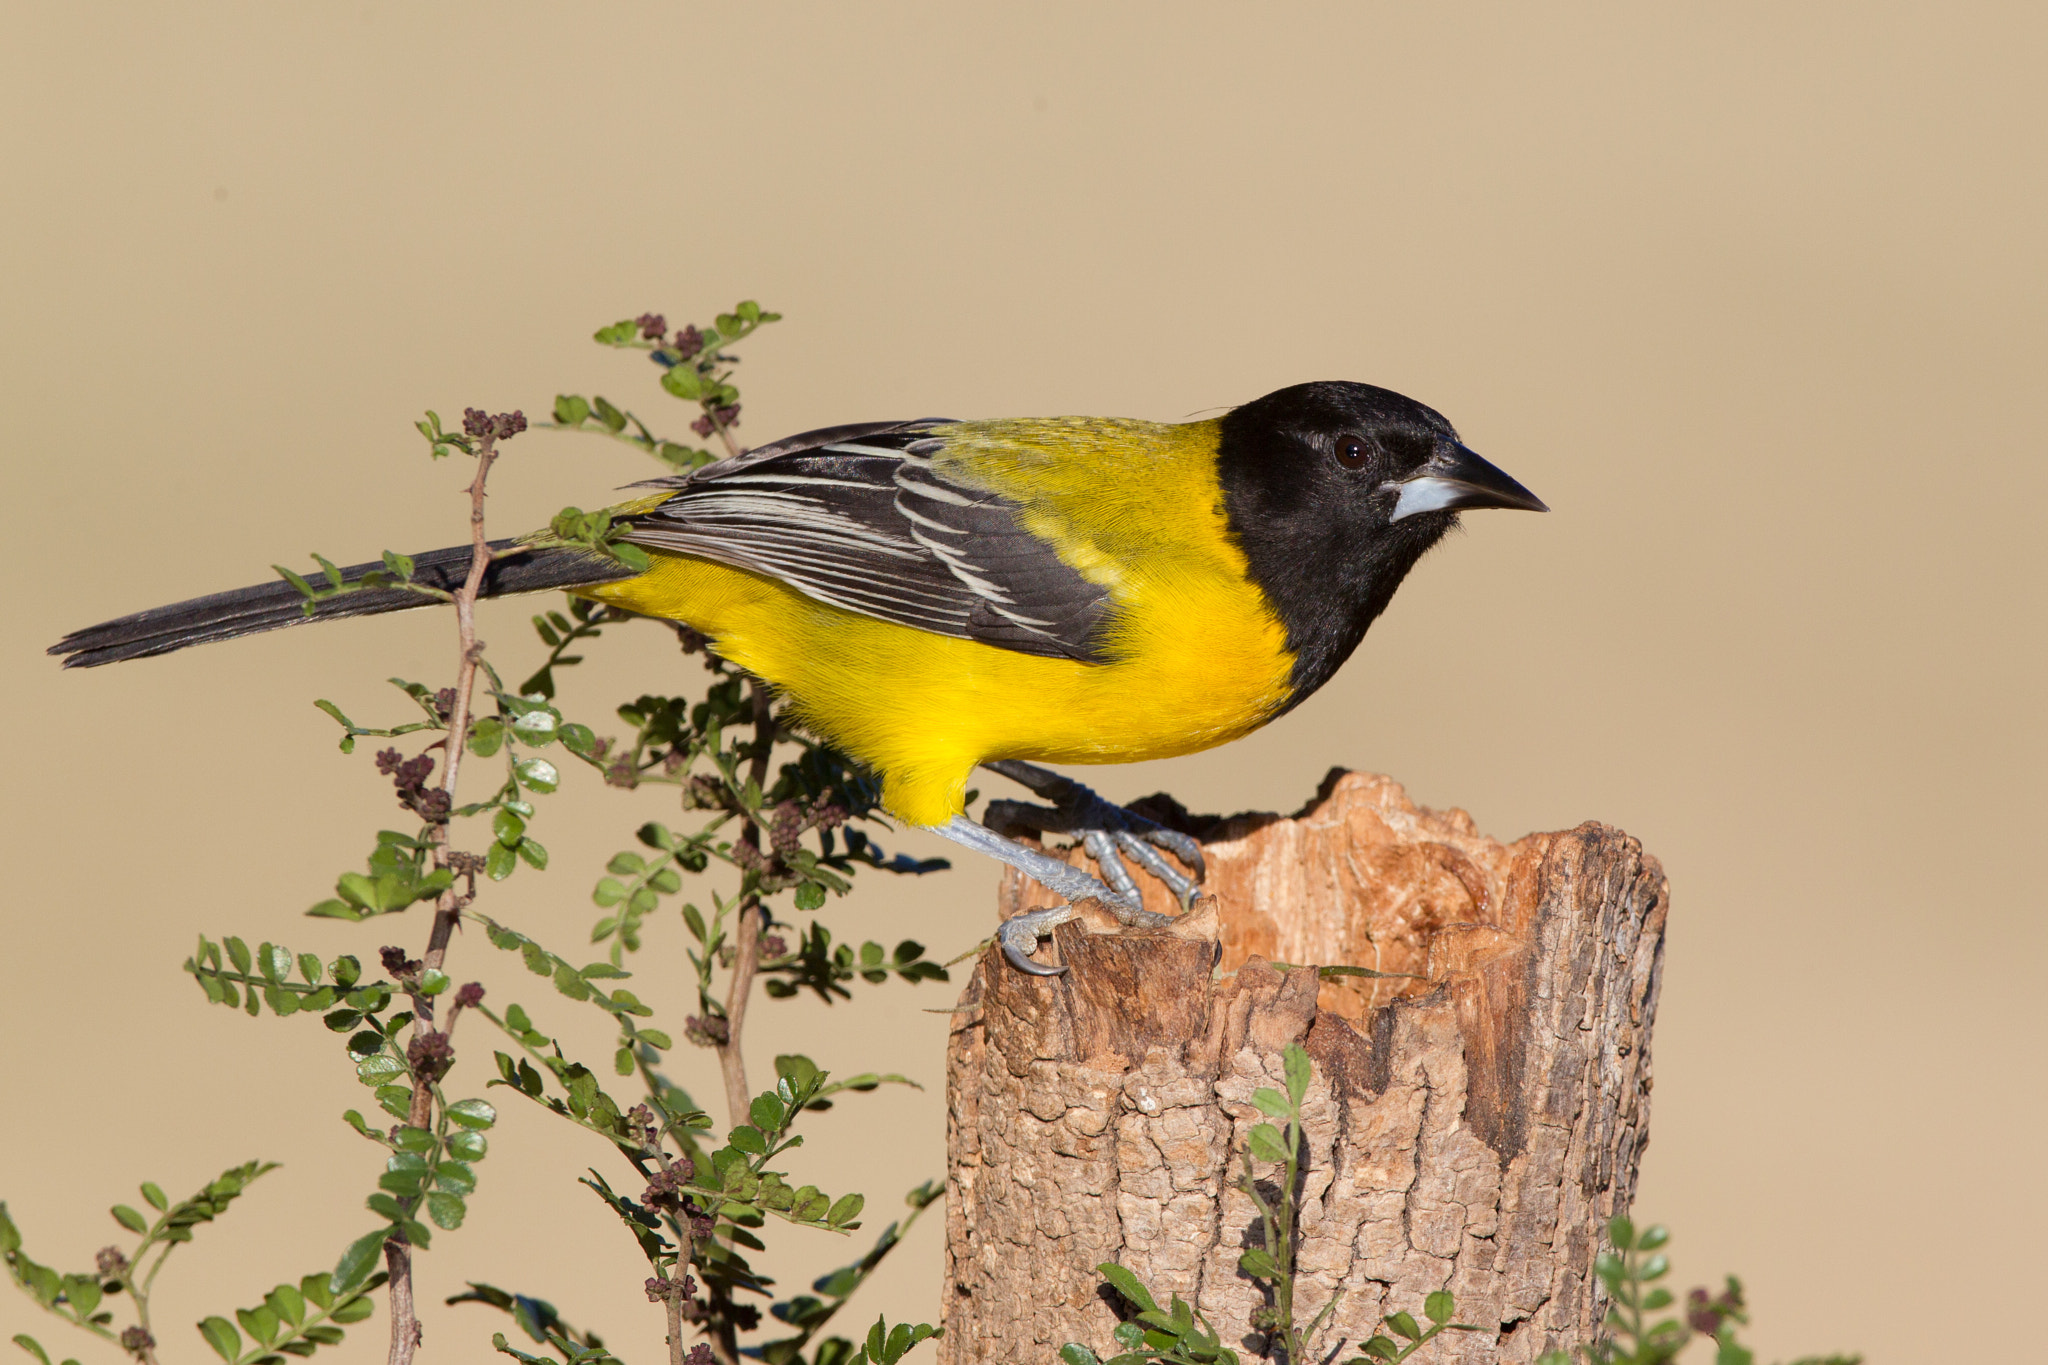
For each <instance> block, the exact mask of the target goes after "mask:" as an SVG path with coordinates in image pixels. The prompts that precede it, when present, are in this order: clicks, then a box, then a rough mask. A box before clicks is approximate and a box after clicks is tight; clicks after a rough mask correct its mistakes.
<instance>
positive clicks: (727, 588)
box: [587, 422, 1293, 825]
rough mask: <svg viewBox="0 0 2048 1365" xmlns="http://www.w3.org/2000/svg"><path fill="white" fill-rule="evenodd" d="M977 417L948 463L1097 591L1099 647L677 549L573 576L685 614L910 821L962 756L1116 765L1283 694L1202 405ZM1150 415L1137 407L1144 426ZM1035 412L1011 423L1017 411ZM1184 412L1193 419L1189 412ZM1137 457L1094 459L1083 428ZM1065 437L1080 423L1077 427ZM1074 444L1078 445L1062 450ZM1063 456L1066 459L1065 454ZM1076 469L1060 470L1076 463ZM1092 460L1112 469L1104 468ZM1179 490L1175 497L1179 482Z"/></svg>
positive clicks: (1274, 627)
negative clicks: (920, 612) (901, 621)
mask: <svg viewBox="0 0 2048 1365" xmlns="http://www.w3.org/2000/svg"><path fill="white" fill-rule="evenodd" d="M1049 425H1051V424H1048V423H1042V422H1034V423H1030V424H1022V423H1016V424H1004V423H978V424H972V426H971V428H970V430H969V431H967V432H964V433H963V435H965V436H967V437H968V439H966V440H961V439H955V440H954V441H951V442H949V449H948V452H947V454H946V456H945V457H943V462H944V464H945V465H946V472H947V474H948V475H949V477H961V476H963V475H964V476H966V477H967V478H968V479H971V480H973V481H974V482H977V483H980V482H983V481H984V480H986V481H988V482H989V483H994V482H995V481H996V479H997V478H998V477H1000V478H1001V484H1000V486H999V487H997V488H995V489H994V491H999V492H1002V493H1003V494H1004V495H1005V496H1007V497H1010V498H1012V499H1013V500H1015V501H1018V502H1020V503H1023V504H1024V505H1025V506H1026V508H1027V509H1029V511H1028V516H1029V517H1030V518H1032V519H1035V521H1036V524H1033V521H1032V520H1027V523H1026V524H1027V526H1029V527H1030V529H1032V530H1033V531H1034V532H1037V533H1038V534H1040V535H1042V536H1044V537H1046V538H1047V539H1048V540H1049V541H1050V542H1051V543H1053V544H1055V545H1057V546H1059V547H1060V553H1061V557H1062V558H1063V559H1065V560H1066V561H1067V562H1068V563H1069V564H1071V565H1073V567H1074V568H1076V569H1077V570H1078V571H1080V572H1081V573H1082V574H1083V575H1084V576H1086V577H1088V578H1089V579H1091V580H1092V581H1095V582H1098V583H1101V584H1102V585H1103V586H1104V587H1105V588H1107V589H1108V590H1109V592H1110V597H1111V602H1112V614H1111V617H1110V622H1109V629H1108V631H1107V634H1106V641H1105V642H1106V646H1107V653H1108V655H1109V658H1110V662H1107V663H1100V664H1088V663H1081V662H1078V661H1075V660H1071V659H1051V658H1041V657H1038V656H1035V655H1029V654H1021V653H1018V652H1016V651H1014V650H1006V649H1000V648H997V647H996V646H993V645H985V644H981V643H978V642H976V641H971V640H960V639H954V638H951V637H948V636H940V635H933V634H930V633H927V632H925V631H920V630H916V629H913V628H911V627H908V626H899V625H894V624H891V623H889V622H885V621H878V620H875V619H873V618H870V617H866V616H861V615H857V614H855V613H852V612H848V611H845V610H842V609H840V608H837V607H832V606H828V605H826V604H824V603H822V602H817V601H814V600H812V599H811V598H808V597H805V596H804V595H802V594H801V593H799V592H797V591H796V590H794V589H792V588H790V587H787V586H786V585H784V584H782V583H780V582H778V581H776V580H773V579H770V578H766V577H763V576H761V575H758V574H753V573H749V572H747V571H745V570H740V569H732V568H727V567H724V566H722V565H717V564H711V563H708V562H705V561H703V560H698V559H691V558H687V557H684V556H680V555H666V554H656V555H655V556H654V561H655V562H654V567H653V568H652V569H651V570H649V572H647V573H645V574H642V575H640V576H639V577H637V578H632V579H628V580H625V581H623V582H618V583H610V584H603V585H599V586H595V587H592V588H590V589H588V590H587V591H588V595H589V596H591V597H593V598H595V599H597V600H599V601H603V602H608V603H611V604H613V605H616V606H620V607H624V608H626V609H627V610H629V611H636V612H641V613H643V614H646V615H651V616H661V617H666V618H668V619H671V620H677V621H684V622H687V623H688V624H689V625H690V626H692V627H693V628H694V629H696V630H698V631H701V632H702V633H703V634H704V635H706V636H707V637H709V638H710V639H711V640H712V641H713V643H714V645H715V647H716V648H717V650H718V652H719V653H720V654H721V655H723V656H724V657H725V658H727V659H729V660H731V661H732V662H733V663H735V664H737V665H739V666H740V667H741V668H744V669H746V670H748V671H749V672H751V673H753V674H755V675H757V676H759V677H761V678H764V679H766V680H767V681H768V682H770V683H772V684H773V685H774V686H775V687H776V688H778V689H779V690H780V691H781V692H783V693H784V694H785V695H786V696H787V697H788V698H789V699H790V701H791V702H792V703H793V704H794V706H795V708H796V710H797V713H798V715H799V716H800V717H801V719H802V720H803V721H804V723H805V724H806V725H807V726H809V727H810V728H811V729H812V730H814V731H815V732H816V733H817V734H819V735H820V736H822V737H824V738H825V739H827V740H829V741H830V742H831V743H833V744H834V745H836V746H837V747H839V748H840V749H842V750H844V751H845V752H846V753H848V754H849V755H851V756H852V757H854V758H855V759H857V760H859V761H860V762H861V763H863V764H865V765H866V766H868V767H869V768H871V769H873V770H874V771H876V772H877V773H878V774H880V775H881V777H882V779H883V803H884V805H886V806H887V807H888V809H889V810H890V811H891V812H892V813H894V814H895V815H896V816H898V817H899V818H901V819H903V820H906V821H909V822H911V823H913V824H919V825H935V824H943V823H944V822H945V821H946V820H948V819H950V818H951V817H952V816H954V815H955V814H957V813H959V811H960V809H961V806H962V798H963V797H964V795H965V792H966V786H967V779H968V776H969V774H970V773H971V772H972V770H973V768H974V766H975V765H976V764H977V763H980V762H983V761H985V760H988V759H994V758H1022V759H1039V760H1043V761H1047V762H1055V763H1120V762H1125V763H1127V762H1136V761H1138V760H1142V759H1152V758H1167V757H1172V756H1174V755H1177V754H1185V753H1192V752H1194V751H1195V750H1198V749H1206V748H1209V747H1211V746H1213V745H1217V744H1222V743H1224V742H1226V741H1228V740H1232V739H1236V738H1238V737H1239V736H1241V735H1244V734H1246V733H1248V732H1249V731H1251V730H1253V729H1256V728H1257V727H1258V726H1260V725H1262V724H1264V723H1265V722H1266V721H1267V720H1269V719H1271V718H1272V716H1273V715H1274V714H1275V713H1276V712H1277V711H1278V710H1279V709H1280V708H1281V707H1282V706H1283V705H1284V704H1285V703H1286V700H1287V697H1288V676H1289V671H1290V668H1291V666H1292V663H1293V659H1292V656H1291V655H1290V654H1289V653H1288V651H1287V647H1286V632H1285V630H1284V628H1283V627H1282V626H1281V625H1280V622H1279V620H1278V618H1277V617H1275V616H1274V614H1273V612H1272V610H1271V609H1270V608H1269V607H1268V606H1267V604H1266V602H1265V600H1264V598H1263V597H1262V596H1261V595H1260V594H1259V592H1258V590H1257V589H1256V588H1255V587H1254V586H1253V585H1252V583H1251V581H1250V580H1249V579H1248V578H1247V577H1246V575H1245V571H1244V561H1243V556H1242V555H1241V553H1240V552H1239V551H1238V550H1237V548H1236V546H1235V545H1234V544H1232V543H1231V542H1230V540H1229V537H1228V535H1227V533H1226V530H1225V524H1224V522H1223V519H1222V503H1221V491H1220V489H1218V488H1216V487H1215V483H1216V480H1215V471H1214V461H1213V459H1212V458H1210V457H1209V455H1208V454H1207V452H1206V451H1205V450H1204V442H1205V440H1206V441H1207V443H1208V444H1207V451H1213V449H1214V445H1213V441H1214V435H1213V431H1207V432H1205V431H1202V430H1200V428H1205V427H1212V426H1213V424H1209V423H1194V424H1189V425H1188V426H1177V427H1151V428H1150V429H1149V430H1147V431H1145V432H1143V433H1142V435H1144V436H1146V437H1149V438H1150V439H1149V440H1133V439H1131V438H1132V436H1134V435H1138V434H1140V433H1134V432H1131V431H1129V430H1122V429H1118V430H1113V431H1104V428H1106V427H1112V428H1126V427H1130V426H1135V425H1137V424H1109V423H1100V422H1095V423H1090V424H1088V430H1087V431H1085V432H1077V431H1073V430H1066V431H1062V432H1059V433H1058V436H1059V437H1060V439H1059V441H1058V445H1059V458H1058V459H1057V461H1053V460H1033V459H1029V458H1025V459H1021V460H1020V458H1019V447H1023V453H1024V454H1025V455H1026V456H1029V455H1031V454H1032V453H1033V452H1034V451H1035V450H1037V449H1042V448H1043V447H1044V446H1045V445H1046V444H1049V442H1048V441H1047V434H1046V433H1045V431H1044V428H1046V427H1047V426H1049ZM1146 425H1147V426H1148V427H1149V424H1146ZM1027 427H1028V428H1031V429H1033V430H1028V431H1027V430H1025V428H1027ZM1191 428H1193V430H1191ZM1089 436H1096V437H1099V438H1100V443H1101V447H1102V450H1103V451H1104V452H1105V453H1106V455H1107V454H1113V455H1114V456H1115V458H1116V459H1118V460H1120V461H1123V462H1125V463H1126V465H1127V464H1128V462H1129V461H1130V460H1131V459H1132V458H1133V456H1132V452H1133V451H1137V452H1140V454H1139V456H1138V457H1137V458H1138V459H1140V461H1141V462H1142V463H1144V464H1145V465H1147V466H1149V467H1146V468H1143V469H1133V468H1127V467H1118V468H1115V469H1111V470H1105V469H1104V468H1103V467H1102V466H1101V465H1100V464H1096V465H1095V466H1094V467H1093V468H1092V469H1090V468H1089V466H1088V465H1087V463H1086V462H1085V455H1086V449H1087V447H1088V446H1089V445H1090V444H1091V442H1090V441H1089V440H1087V439H1085V438H1086V437H1089ZM1077 438H1082V439H1077ZM1077 447H1079V449H1077ZM1070 461H1073V463H1070ZM1083 469H1088V470H1089V473H1090V475H1091V477H1088V478H1086V479H1077V478H1075V477H1074V475H1075V473H1076V472H1077V471H1079V470H1083ZM1105 473H1109V474H1112V475H1113V476H1114V477H1111V478H1108V479H1105V478H1104V477H1103V476H1104V474H1105ZM1191 494H1192V495H1193V496H1190V495H1191Z"/></svg>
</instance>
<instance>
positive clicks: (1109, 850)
mask: <svg viewBox="0 0 2048 1365" xmlns="http://www.w3.org/2000/svg"><path fill="white" fill-rule="evenodd" d="M981 766H982V767H984V768H987V769H988V770H989V771H990V772H993V773H999V774H1001V775H1002V776H1004V777H1007V778H1009V779H1010V780H1011V781H1013V782H1018V783H1022V784H1023V785H1024V786H1026V787H1029V788H1030V789H1031V790H1032V791H1034V792H1036V793H1037V794H1038V795H1040V796H1042V797H1044V798H1045V799H1046V800H1047V801H1050V802H1051V803H1052V804H1051V805H1050V806H1034V805H1030V804H1027V803H1026V802H1022V801H991V802H989V806H988V811H987V821H988V823H989V825H990V826H992V827H994V828H998V829H1025V830H1029V831H1031V832H1032V833H1035V834H1049V833H1050V834H1076V835H1079V836H1080V837H1081V841H1082V843H1083V844H1084V845H1085V846H1086V847H1087V849H1088V856H1090V857H1091V858H1093V859H1095V865H1096V866H1097V867H1099V868H1101V869H1102V879H1103V880H1104V881H1106V882H1108V883H1109V884H1110V885H1111V886H1112V887H1114V888H1116V890H1117V891H1119V892H1120V893H1122V894H1123V895H1124V896H1126V897H1127V898H1129V899H1130V901H1131V902H1132V903H1133V904H1136V903H1137V901H1138V884H1137V882H1136V881H1134V880H1133V879H1132V877H1131V874H1130V870H1129V869H1128V868H1126V867H1125V866H1124V861H1123V860H1124V859H1125V858H1129V859H1130V860H1131V861H1132V862H1134V863H1136V864H1137V865H1138V866H1139V867H1141V868H1143V869H1144V870H1145V871H1146V872H1149V873H1150V874H1152V875H1153V876H1154V877H1157V878H1158V879H1159V880H1160V881H1162V882H1164V883H1165V884H1166V889H1167V890H1169V891H1171V892H1173V896H1174V899H1175V900H1177V901H1179V902H1180V908H1181V909H1182V910H1186V909H1187V908H1188V907H1189V906H1190V905H1192V904H1194V900H1195V887H1196V884H1197V883H1199V882H1200V881H1201V880H1202V878H1203V876H1204V875H1205V873H1206V871H1207V869H1206V868H1205V867H1204V866H1203V863H1202V846H1201V845H1200V844H1199V843H1197V842H1195V841H1194V840H1193V839H1191V838H1189V837H1188V836H1187V835H1185V834H1182V833H1181V832H1180V831H1178V830H1171V829H1167V828H1166V827H1165V826H1164V825H1160V824H1156V823H1154V822H1153V821H1150V820H1147V819H1146V818H1145V817H1144V816H1142V815H1134V814H1132V813H1131V812H1130V811H1127V810H1125V809H1124V808H1123V807H1122V806H1117V805H1112V804H1111V803H1110V802H1108V801H1105V800H1103V799H1102V798H1101V797H1100V796H1097V795H1096V794H1095V793H1094V792H1092V791H1090V790H1089V789H1088V788H1086V787H1084V786H1082V785H1081V784H1080V783H1079V782H1076V781H1074V780H1073V779H1072V778H1070V777H1062V776H1061V775H1060V774H1058V773H1056V772H1053V771H1051V770H1049V769H1046V768H1041V767H1039V766H1038V765H1037V764H1035V763H1024V762H1020V761H1019V760H1017V759H1014V758H1002V759H996V760H994V761H992V762H988V763H984V764H982V765H981ZM1155 846H1156V847H1157V848H1163V849H1165V850H1166V851H1167V852H1169V853H1171V854H1173V855H1174V856H1175V857H1176V858H1179V859H1180V860H1181V862H1183V863H1185V864H1186V865H1187V866H1189V867H1191V868H1193V869H1194V872H1195V876H1194V880H1193V881H1190V880H1189V879H1188V878H1187V877H1185V876H1183V875H1182V874H1181V873H1180V871H1179V870H1178V869H1177V868H1175V867H1173V866H1172V865H1171V864H1170V863H1168V862H1167V861H1166V859H1164V858H1162V857H1160V856H1159V854H1158V853H1157V852H1156V851H1155Z"/></svg>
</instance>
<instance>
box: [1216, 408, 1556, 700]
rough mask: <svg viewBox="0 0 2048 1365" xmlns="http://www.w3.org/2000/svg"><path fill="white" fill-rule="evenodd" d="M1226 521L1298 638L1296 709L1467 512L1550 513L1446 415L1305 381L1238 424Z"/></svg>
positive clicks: (1292, 640) (1226, 436)
mask: <svg viewBox="0 0 2048 1365" xmlns="http://www.w3.org/2000/svg"><path fill="white" fill-rule="evenodd" d="M1217 460H1218V467H1219V471H1218V472H1219V474H1220V475H1221V479H1222V484H1223V506H1224V511H1225V513H1226V514H1227V515H1228V517H1229V519H1230V529H1231V531H1232V532H1233V533H1234V534H1235V535H1236V537H1237V539H1238V543H1239V545H1240V546H1241V547H1242V548H1243V550H1244V554H1245V559H1246V561H1247V562H1248V564H1249V565H1250V568H1251V576H1252V579H1253V581H1254V582H1256V583H1257V584H1258V585H1259V587H1260V589H1262V590H1263V591H1264V592H1265V594H1266V596H1267V598H1268V599H1269V600H1270V601H1271V602H1272V603H1273V605H1274V607H1275V609H1276V610H1277V611H1278V612H1279V614H1280V620H1281V623H1282V624H1283V625H1285V626H1286V627H1287V646H1288V648H1289V649H1290V650H1291V651H1292V652H1293V654H1294V673H1293V678H1292V682H1293V696H1292V697H1291V698H1290V700H1289V703H1288V704H1289V705H1290V706H1292V705H1293V704H1294V703H1296V702H1299V701H1300V700H1301V699H1302V698H1304V697H1306V696H1307V695H1308V694H1309V693H1311V692H1313V691H1315V690H1316V688H1318V687H1321V686H1322V685H1323V684H1324V683H1325V682H1327V681H1329V678H1330V675H1331V674H1333V673H1335V672H1336V671H1337V667H1338V665H1340V664H1342V663H1343V662H1344V660H1345V659H1347V658H1349V657H1350V655H1351V651H1352V650H1354V649H1356V648H1357V647H1358V642H1359V640H1361V639H1362V638H1364V636H1365V630H1366V627H1367V626H1370V625H1371V624H1372V622H1373V619H1374V618H1375V617H1377V616H1378V615H1379V614H1380V613H1381V612H1382V611H1384V610H1386V606H1387V602H1388V601H1389V599H1391V598H1392V597H1393V595H1394V589H1395V588H1398V587H1399V586H1401V580H1402V578H1404V577H1405V576H1406V575H1407V573H1408V570H1409V569H1410V568H1412V567H1413V566H1414V564H1415V561H1416V560H1418V559H1420V558H1421V557H1422V554H1423V552H1424V551H1425V550H1427V549H1429V547H1430V546H1432V545H1434V544H1436V542H1437V541H1438V540H1440V539H1442V538H1443V535H1444V533H1445V532H1446V531H1449V530H1450V529H1451V527H1453V526H1455V525H1456V524H1457V520H1458V513H1457V509H1459V508H1461V507H1522V508H1528V509H1530V510H1532V511H1538V512H1540V511H1544V510H1547V509H1545V507H1544V506H1543V503H1542V502H1541V501H1539V500H1538V499H1537V497H1536V495H1535V494H1533V493H1531V492H1530V491H1529V490H1528V489H1526V488H1524V487H1522V485H1520V484H1518V483H1516V482H1515V481H1514V480H1513V479H1511V478H1509V477H1508V476H1507V475H1506V474H1504V473H1502V472H1501V471H1500V470H1498V469H1496V468H1494V467H1493V466H1492V465H1490V464H1488V463H1487V462H1486V461H1485V460H1482V459H1480V458H1479V457H1478V456H1477V455H1474V454H1473V453H1472V452H1471V451H1469V450H1467V449H1465V447H1464V446H1463V445H1461V444H1460V443H1459V441H1458V433H1457V432H1455V431H1453V430H1452V429H1451V424H1450V423H1449V422H1446V421H1445V420H1444V419H1443V416H1442V415H1441V414H1440V413H1438V412H1436V411H1435V410H1433V409H1430V408H1426V407H1424V406H1423V405H1422V404H1420V403H1417V402H1415V401H1414V400H1413V399H1410V398H1403V397H1402V396H1401V395H1400V394H1398V393H1392V392H1389V391H1388V390H1386V389H1376V388H1374V387H1373V386H1372V385H1370V384H1348V383H1341V382H1328V383H1320V384H1296V385H1295V386H1293V387H1292V388H1286V389H1281V390H1280V391H1279V392H1277V393H1269V394H1267V395H1266V396H1265V397H1264V398H1261V399H1258V400H1256V401H1255V402H1251V403H1247V404H1245V405H1244V406H1243V407H1241V408H1238V409H1236V410H1234V411H1233V412H1231V413H1230V415H1229V416H1227V417H1225V418H1224V419H1223V422H1222V432H1221V437H1220V442H1219V449H1218V456H1217Z"/></svg>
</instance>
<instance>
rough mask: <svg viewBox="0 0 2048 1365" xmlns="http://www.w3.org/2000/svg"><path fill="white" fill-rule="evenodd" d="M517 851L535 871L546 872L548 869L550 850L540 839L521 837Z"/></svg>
mask: <svg viewBox="0 0 2048 1365" xmlns="http://www.w3.org/2000/svg"><path fill="white" fill-rule="evenodd" d="M517 851H518V853H519V856H520V858H521V859H522V860H524V862H525V863H526V865H527V866H528V867H530V868H532V869H533V870H534V871H536V872H545V871H547V870H548V851H547V848H546V846H545V845H543V844H542V843H541V841H540V840H538V839H521V840H520V841H519V848H518V850H517Z"/></svg>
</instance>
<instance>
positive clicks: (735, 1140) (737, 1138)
mask: <svg viewBox="0 0 2048 1365" xmlns="http://www.w3.org/2000/svg"><path fill="white" fill-rule="evenodd" d="M725 1140H726V1141H727V1142H728V1143H730V1144H732V1145H733V1146H734V1147H736V1148H738V1149H739V1150H740V1151H742V1152H745V1153H746V1154H747V1155H748V1156H763V1155H766V1154H767V1151H768V1143H767V1141H766V1139H764V1138H763V1137H762V1136H761V1130H760V1129H758V1128H755V1127H753V1126H752V1125H750V1124H745V1123H742V1124H740V1125H739V1126H738V1127H736V1128H734V1129H733V1130H732V1132H730V1133H728V1134H727V1135H726V1139H725Z"/></svg>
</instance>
